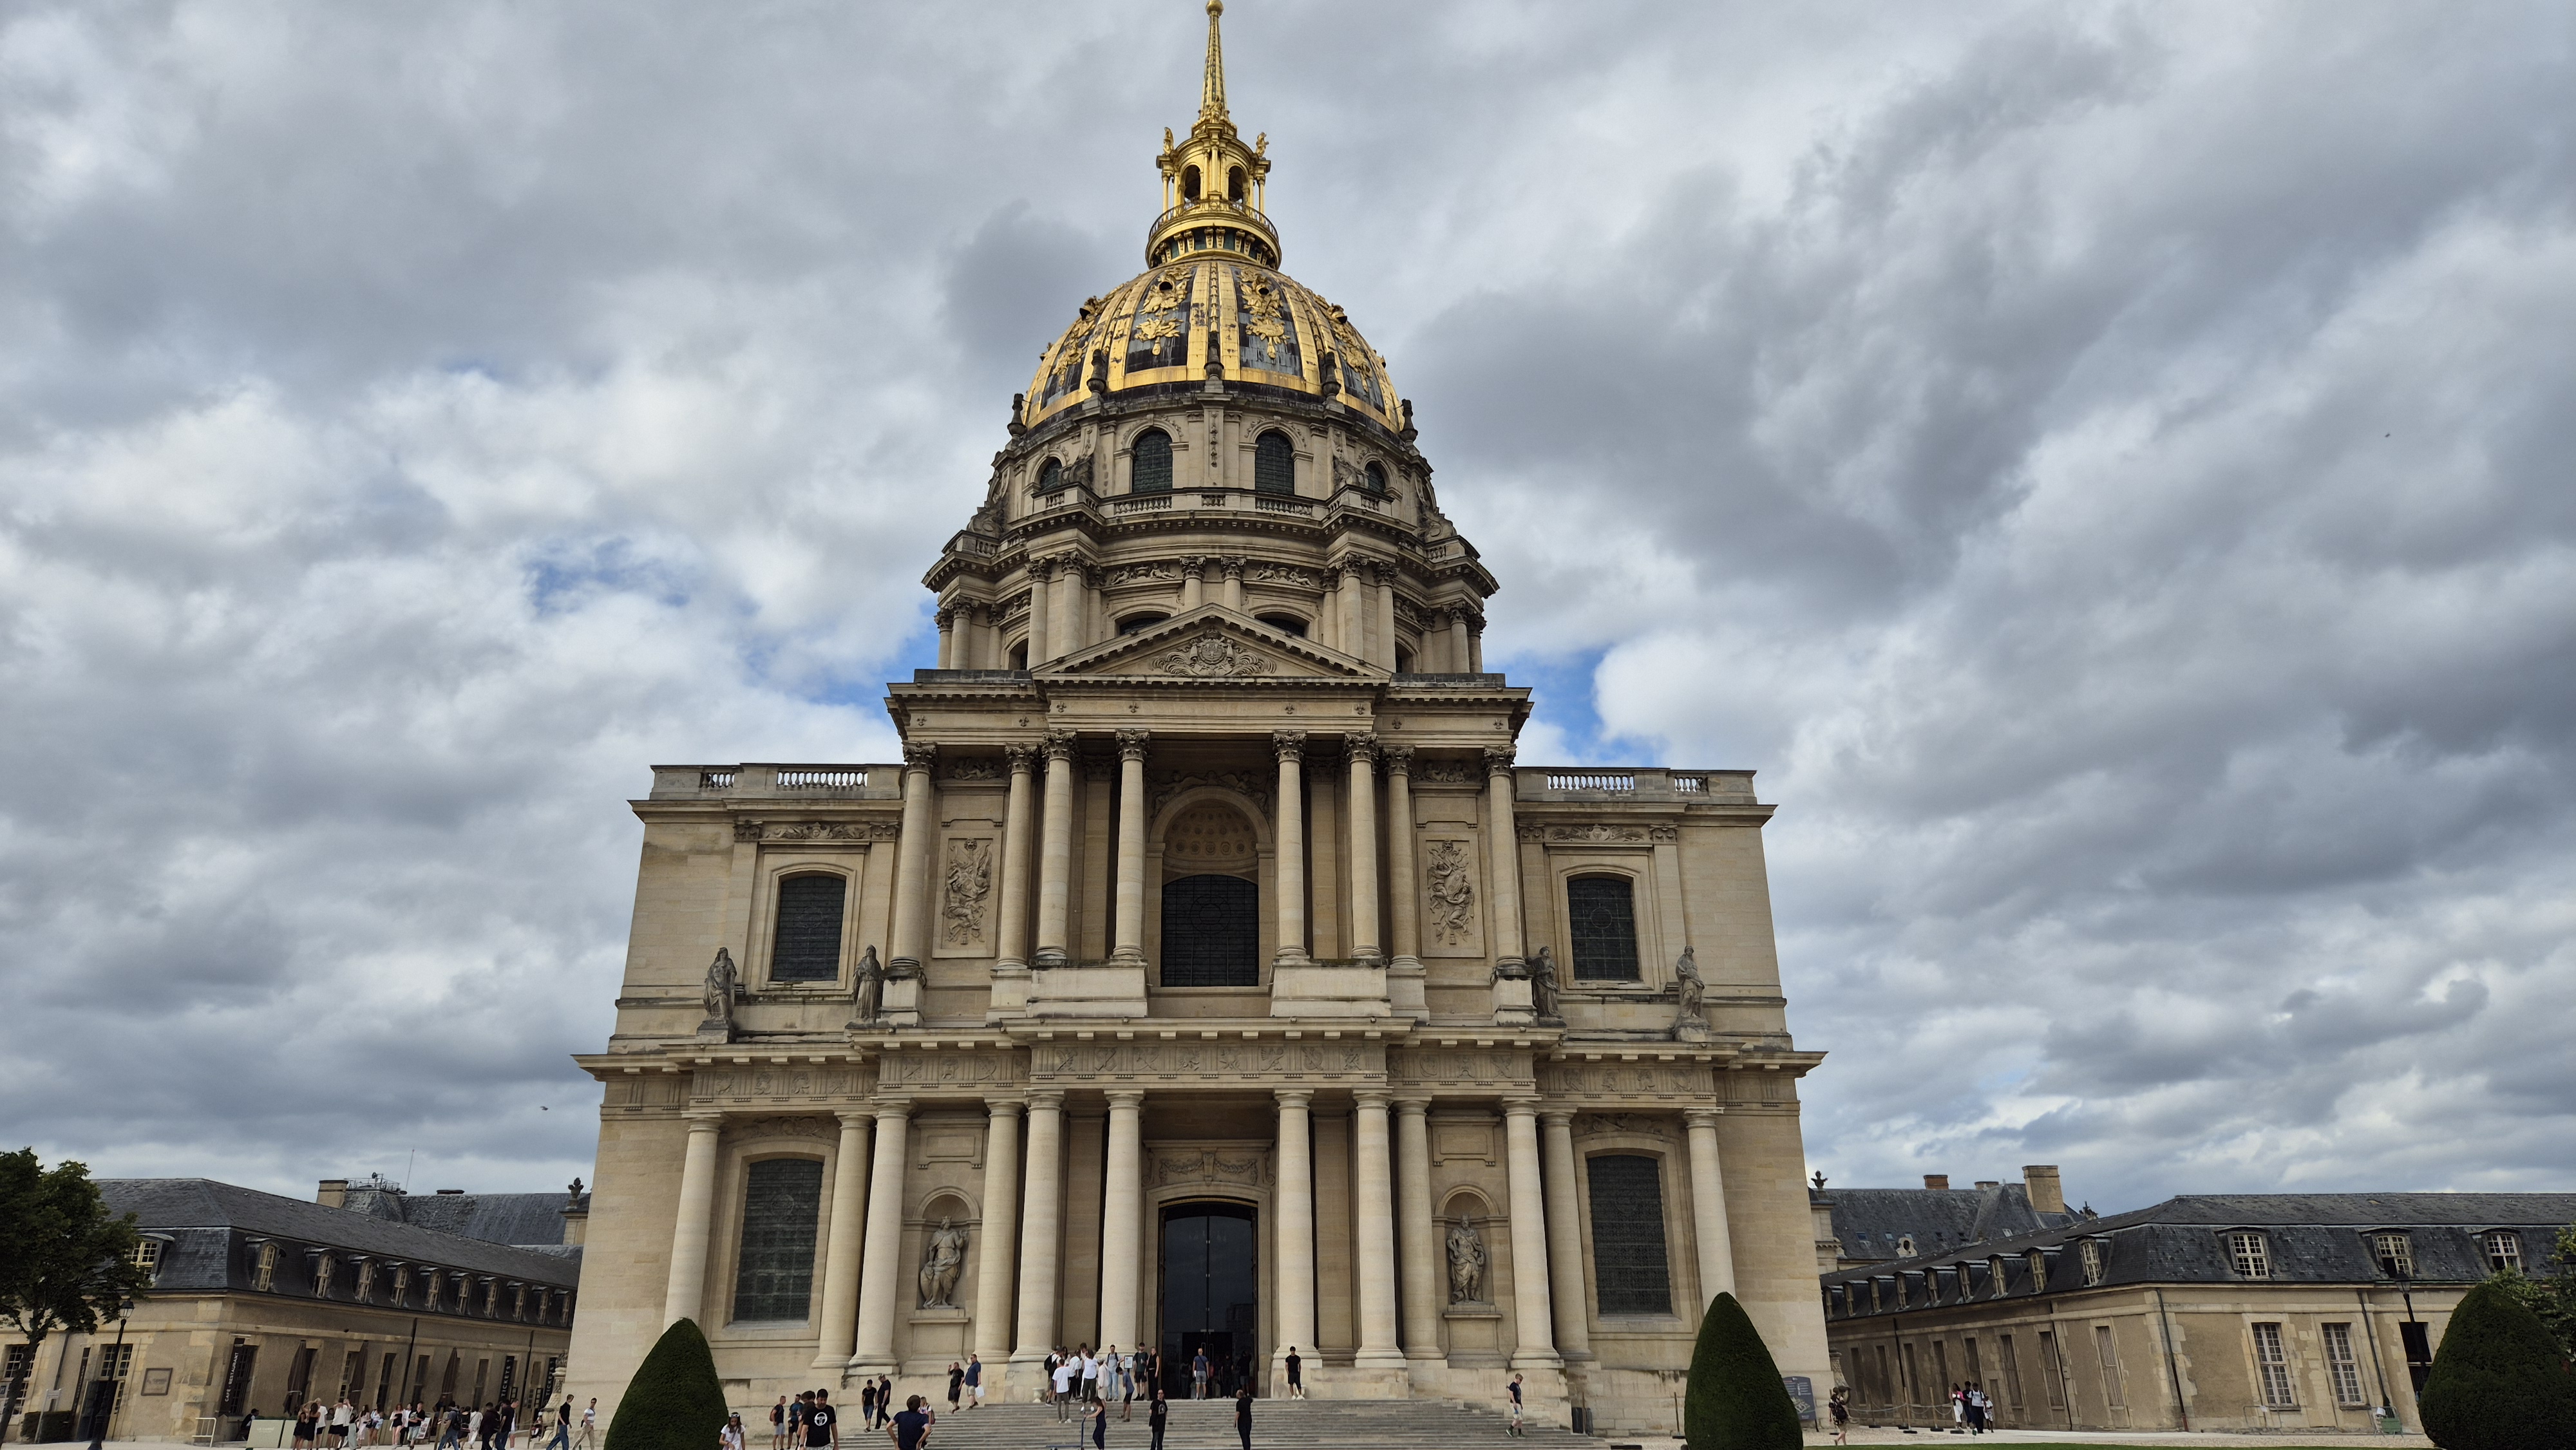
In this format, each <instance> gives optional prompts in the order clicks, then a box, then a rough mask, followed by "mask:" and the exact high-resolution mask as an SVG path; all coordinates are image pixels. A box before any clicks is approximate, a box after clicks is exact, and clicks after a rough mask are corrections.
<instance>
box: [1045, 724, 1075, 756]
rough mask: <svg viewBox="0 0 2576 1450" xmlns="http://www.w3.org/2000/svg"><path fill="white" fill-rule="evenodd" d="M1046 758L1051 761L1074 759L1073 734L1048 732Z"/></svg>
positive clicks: (1056, 731)
mask: <svg viewBox="0 0 2576 1450" xmlns="http://www.w3.org/2000/svg"><path fill="white" fill-rule="evenodd" d="M1046 758H1047V759H1048V760H1049V761H1069V760H1071V759H1073V732H1072V731H1070V730H1050V731H1048V732H1047V737H1046Z"/></svg>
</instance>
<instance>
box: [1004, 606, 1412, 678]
mask: <svg viewBox="0 0 2576 1450" xmlns="http://www.w3.org/2000/svg"><path fill="white" fill-rule="evenodd" d="M1045 673H1048V674H1067V675H1114V676H1121V677H1136V678H1149V679H1176V680H1300V679H1307V680H1351V679H1360V678H1364V677H1365V676H1366V675H1368V674H1369V673H1370V671H1369V670H1368V668H1367V667H1366V666H1365V665H1363V664H1361V663H1359V662H1358V661H1355V660H1350V659H1347V658H1345V657H1344V656H1342V655H1340V654H1338V653H1337V652H1335V651H1333V650H1330V649H1325V648H1323V647H1321V646H1318V645H1314V644H1311V643H1309V642H1307V641H1305V640H1301V639H1295V638H1292V637H1290V636H1287V635H1281V634H1276V633H1274V632H1273V631H1271V630H1269V629H1268V628H1266V627H1263V626H1261V625H1257V624H1254V623H1252V622H1251V621H1249V620H1244V619H1241V618H1240V617H1236V616H1232V615H1228V614H1220V613H1218V612H1216V611H1215V610H1214V609H1213V608H1209V609H1206V610H1201V611H1194V612H1193V613H1192V614H1189V615H1183V616H1181V617H1180V618H1178V619H1173V620H1168V621H1165V622H1163V623H1160V624H1156V625H1152V626H1148V627H1147V628H1145V629H1143V630H1140V631H1139V632H1137V633H1136V634H1133V635H1130V636H1127V637H1126V638H1124V639H1117V640H1111V641H1108V642H1106V643H1104V644H1100V645H1096V646H1094V647H1093V648H1091V649H1088V650H1084V651H1081V652H1078V653H1076V654H1073V655H1071V656H1068V657H1067V658H1065V659H1062V660H1059V661H1057V662H1056V663H1055V664H1053V665H1051V666H1049V667H1048V668H1047V669H1046V671H1045Z"/></svg>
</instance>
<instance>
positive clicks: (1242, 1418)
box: [1234, 1385, 1252, 1450]
mask: <svg viewBox="0 0 2576 1450" xmlns="http://www.w3.org/2000/svg"><path fill="white" fill-rule="evenodd" d="M1234 1433H1236V1434H1237V1435H1240V1436H1242V1437H1243V1450H1252V1386H1250V1385H1245V1386H1244V1387H1243V1388H1241V1389H1239V1390H1236V1391H1235V1392H1234Z"/></svg>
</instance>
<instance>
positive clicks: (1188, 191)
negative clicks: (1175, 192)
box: [1181, 166, 1199, 201]
mask: <svg viewBox="0 0 2576 1450" xmlns="http://www.w3.org/2000/svg"><path fill="white" fill-rule="evenodd" d="M1198 199H1199V169H1198V168H1197V167H1195V166H1184V167H1182V168H1181V200H1183V201H1196V200H1198Z"/></svg>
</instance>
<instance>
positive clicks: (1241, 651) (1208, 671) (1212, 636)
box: [1154, 631, 1272, 680]
mask: <svg viewBox="0 0 2576 1450" xmlns="http://www.w3.org/2000/svg"><path fill="white" fill-rule="evenodd" d="M1271 665H1272V661H1271V659H1270V657H1269V656H1268V655H1265V654H1263V653H1261V652H1260V651H1259V650H1256V649H1251V648H1249V647H1247V646H1245V645H1243V644H1241V643H1239V642H1237V641H1235V640H1232V639H1228V638H1227V637H1225V636H1224V635H1222V634H1217V633H1215V632H1213V631H1211V632H1209V633H1206V634H1202V635H1200V636H1199V637H1198V638H1196V639H1193V640H1190V641H1189V642H1188V643H1186V644H1183V645H1181V646H1180V647H1179V648H1178V649H1170V650H1165V651H1164V652H1163V653H1161V654H1160V655H1157V656H1155V658H1154V669H1155V670H1156V671H1157V672H1159V673H1162V674H1166V675H1179V676H1181V677H1183V678H1184V679H1192V680H1212V679H1242V678H1245V677H1248V676H1252V675H1266V674H1268V673H1270V670H1271Z"/></svg>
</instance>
